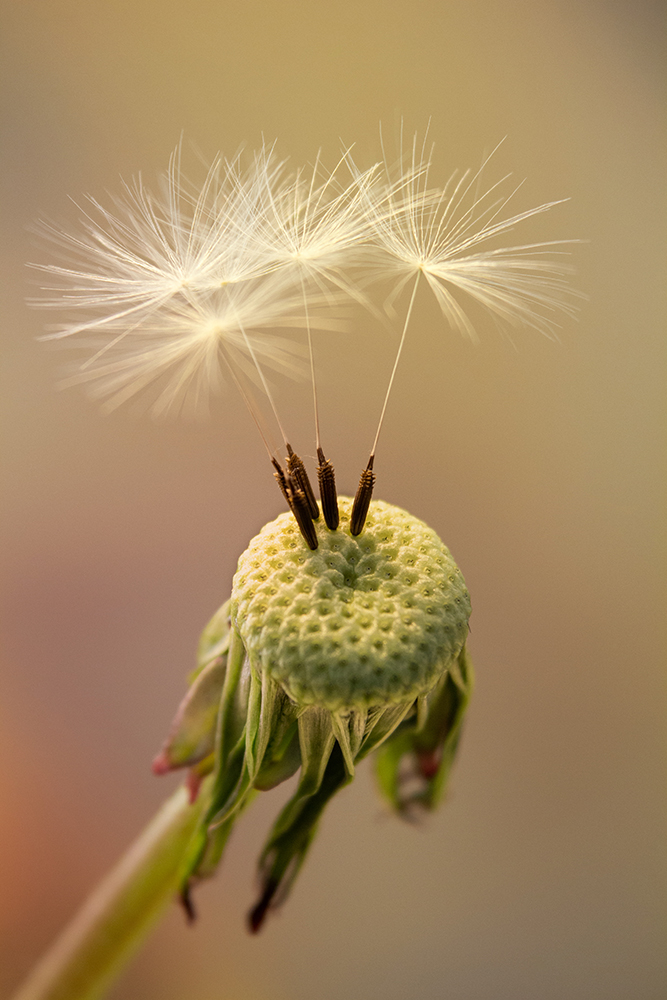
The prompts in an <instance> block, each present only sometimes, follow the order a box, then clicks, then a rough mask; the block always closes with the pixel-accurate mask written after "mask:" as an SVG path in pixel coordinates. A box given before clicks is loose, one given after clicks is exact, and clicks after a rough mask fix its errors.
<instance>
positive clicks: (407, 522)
mask: <svg viewBox="0 0 667 1000" xmlns="http://www.w3.org/2000/svg"><path fill="white" fill-rule="evenodd" d="M339 507H340V514H341V519H340V527H339V528H338V530H336V531H329V529H328V528H327V527H326V526H325V525H324V523H323V521H322V519H320V520H319V521H318V522H316V526H317V536H318V540H319V547H318V548H317V549H316V550H315V551H311V550H310V549H309V548H308V547H307V545H306V543H305V542H304V541H303V539H302V537H301V535H300V533H299V529H298V527H297V525H296V523H295V520H294V518H293V517H292V515H291V514H289V513H285V514H281V515H280V517H277V518H276V520H275V521H272V522H271V523H269V524H267V525H266V526H265V527H264V528H263V529H262V531H261V532H260V533H259V535H257V536H256V537H255V538H253V540H252V541H251V542H250V545H249V546H248V548H247V549H246V551H245V552H244V553H243V555H242V556H241V558H240V559H239V566H238V572H237V573H236V575H235V577H234V585H233V591H232V621H233V623H234V625H235V626H236V628H237V629H238V630H239V632H240V634H241V637H242V639H243V642H244V644H245V647H246V650H247V651H248V654H249V656H250V657H251V660H252V662H253V664H254V665H255V667H256V669H258V670H260V671H262V672H266V673H267V674H268V675H269V676H270V677H272V678H273V679H274V680H275V681H276V682H277V683H278V684H280V686H281V687H282V688H283V689H284V690H285V691H286V692H287V694H288V695H289V696H290V697H291V698H292V699H293V700H294V701H295V702H297V704H300V705H320V706H322V707H325V708H328V709H330V710H332V711H338V710H341V709H343V710H344V709H347V708H349V709H352V708H358V709H363V708H368V707H371V706H374V705H387V704H391V703H394V702H403V701H406V700H409V699H413V698H415V697H417V696H418V695H420V694H424V693H425V692H427V691H428V690H429V689H430V688H431V687H432V685H433V684H434V683H435V682H436V681H437V679H438V678H439V677H440V676H441V675H442V674H443V672H444V670H445V669H446V668H447V666H448V665H449V664H450V663H451V662H452V661H453V660H454V659H455V657H457V656H458V654H459V652H460V651H461V648H462V647H463V644H464V642H465V639H466V636H467V634H468V618H469V616H470V598H469V596H468V591H467V590H466V586H465V583H464V580H463V577H462V575H461V571H460V570H459V568H458V567H457V565H456V563H455V562H454V560H453V559H452V557H451V555H450V552H449V550H448V549H447V547H446V546H445V545H443V543H442V542H441V541H440V539H439V538H438V536H437V535H436V533H435V532H434V531H432V530H431V528H429V527H427V525H425V524H424V523H423V521H419V520H418V519H417V518H415V517H412V515H410V514H408V513H407V512H406V511H404V510H400V508H398V507H393V506H392V505H391V504H387V503H383V502H382V501H380V500H376V501H374V502H373V503H372V504H371V507H370V511H369V514H368V519H367V521H366V526H365V528H364V531H363V533H362V534H361V535H359V536H358V537H352V535H351V534H350V527H349V525H350V511H351V507H352V501H351V500H349V499H348V498H345V497H341V498H339Z"/></svg>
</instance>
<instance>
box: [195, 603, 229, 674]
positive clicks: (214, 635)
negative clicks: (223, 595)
mask: <svg viewBox="0 0 667 1000" xmlns="http://www.w3.org/2000/svg"><path fill="white" fill-rule="evenodd" d="M230 604H231V600H229V601H225V603H224V604H222V605H221V606H220V607H219V608H218V610H217V611H216V613H215V614H214V615H213V617H212V618H211V620H210V621H209V623H208V624H207V625H206V628H205V629H204V631H203V632H202V634H201V636H200V637H199V644H198V646H197V666H196V667H195V669H194V670H193V671H192V673H191V675H190V678H189V680H190V683H192V681H193V680H194V679H195V678H196V676H197V674H198V673H199V672H200V671H201V670H203V668H204V667H205V666H206V665H207V664H208V663H210V662H211V660H215V659H217V657H218V656H222V655H223V654H226V653H227V650H228V649H229V639H230V622H229V606H230Z"/></svg>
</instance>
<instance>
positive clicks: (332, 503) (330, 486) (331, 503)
mask: <svg viewBox="0 0 667 1000" xmlns="http://www.w3.org/2000/svg"><path fill="white" fill-rule="evenodd" d="M317 460H318V462H319V465H318V466H317V479H318V482H319V484H320V497H321V499H322V513H323V514H324V520H325V521H326V524H327V528H328V529H329V530H330V531H335V530H336V528H337V527H338V522H339V520H340V517H339V514H338V494H337V493H336V476H335V474H334V467H333V465H332V464H331V462H329V461H327V459H326V458H325V457H324V452H323V451H322V449H321V448H318V449H317Z"/></svg>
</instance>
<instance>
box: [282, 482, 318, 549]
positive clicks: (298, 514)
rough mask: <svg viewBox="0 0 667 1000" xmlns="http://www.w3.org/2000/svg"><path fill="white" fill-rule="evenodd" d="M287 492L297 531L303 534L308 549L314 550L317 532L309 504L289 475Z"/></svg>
mask: <svg viewBox="0 0 667 1000" xmlns="http://www.w3.org/2000/svg"><path fill="white" fill-rule="evenodd" d="M287 489H288V494H289V505H290V508H291V510H292V513H293V514H294V517H295V518H296V523H297V524H298V525H299V531H300V532H301V534H302V535H303V537H304V539H305V541H306V545H307V546H308V548H309V549H312V550H313V551H315V549H316V548H317V532H316V531H315V525H314V524H313V519H312V517H311V516H310V506H309V504H308V500H307V498H306V494H305V493H304V492H303V490H302V489H299V486H298V485H297V483H296V482H295V481H294V480H293V479H292V478H291V477H290V479H289V480H288V483H287Z"/></svg>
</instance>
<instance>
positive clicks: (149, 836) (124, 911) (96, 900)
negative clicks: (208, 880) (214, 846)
mask: <svg viewBox="0 0 667 1000" xmlns="http://www.w3.org/2000/svg"><path fill="white" fill-rule="evenodd" d="M204 801H205V796H202V798H201V799H200V800H198V801H197V802H195V803H194V804H193V803H192V802H191V801H190V797H189V795H188V793H187V790H186V789H185V788H183V787H181V788H179V789H178V790H177V791H176V792H175V793H174V794H173V795H172V796H171V798H169V799H168V800H167V801H166V802H165V804H164V805H163V806H162V808H161V809H160V810H159V812H158V813H157V814H156V816H155V817H154V819H153V820H152V821H151V822H150V823H149V825H148V826H147V827H146V829H145V830H144V831H143V833H142V834H141V835H140V836H139V837H138V839H137V840H136V841H135V843H134V844H133V845H132V847H130V849H129V850H128V851H127V853H126V854H125V855H124V856H123V858H122V859H121V860H120V862H119V863H118V864H117V865H116V867H115V868H114V869H113V870H112V871H111V872H110V873H109V874H108V875H107V877H106V878H105V879H104V881H103V882H101V883H100V885H99V886H98V887H97V888H96V889H95V890H94V891H93V893H92V894H91V896H90V897H89V899H88V900H87V902H86V903H85V904H84V906H83V907H82V908H81V910H80V911H79V913H78V914H77V915H76V916H75V917H74V919H73V920H72V921H71V923H70V924H69V925H68V926H67V927H66V928H65V930H64V931H63V932H62V934H61V935H60V937H59V938H58V939H57V940H56V941H55V942H54V944H53V945H52V947H51V948H50V949H49V951H48V952H47V953H46V954H45V955H44V957H43V958H42V959H41V961H40V962H39V963H38V964H37V965H36V966H35V968H34V969H33V971H32V972H31V974H30V976H29V977H28V979H27V980H26V981H25V983H24V984H23V985H22V986H21V987H20V989H19V990H18V991H17V992H16V993H15V994H14V997H13V998H12V1000H96V998H97V997H101V996H103V995H104V992H105V991H106V989H107V987H108V986H109V985H110V984H111V982H112V981H113V979H114V978H115V976H116V975H117V974H118V973H119V972H120V971H121V970H122V968H123V967H124V965H125V964H126V963H127V961H128V960H129V959H130V958H131V957H132V955H133V954H134V953H135V951H136V950H137V949H138V948H139V946H140V945H141V944H142V942H143V940H144V938H145V937H146V935H147V934H148V933H149V932H150V930H151V929H152V927H153V926H154V924H155V923H156V922H157V921H158V920H159V918H160V916H161V915H162V913H163V911H164V910H165V908H166V907H167V906H168V905H169V903H170V902H171V900H172V898H173V896H174V893H175V892H176V891H177V889H178V886H179V884H180V882H181V880H182V877H183V863H184V859H185V857H186V856H187V848H188V845H189V843H190V842H191V840H192V837H193V835H194V833H195V830H196V828H197V824H198V823H199V822H200V819H201V814H202V810H203V806H204Z"/></svg>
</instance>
